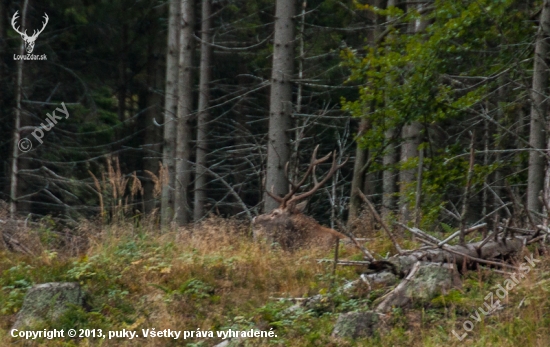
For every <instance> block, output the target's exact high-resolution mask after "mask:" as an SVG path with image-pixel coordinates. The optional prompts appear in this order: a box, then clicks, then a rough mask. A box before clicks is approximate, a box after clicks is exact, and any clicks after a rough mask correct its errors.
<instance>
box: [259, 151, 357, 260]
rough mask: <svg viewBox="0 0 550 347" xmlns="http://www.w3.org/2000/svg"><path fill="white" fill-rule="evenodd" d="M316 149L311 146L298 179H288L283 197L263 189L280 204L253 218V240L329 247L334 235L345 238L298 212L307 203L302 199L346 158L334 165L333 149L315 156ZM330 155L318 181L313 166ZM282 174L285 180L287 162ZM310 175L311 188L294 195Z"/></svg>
mask: <svg viewBox="0 0 550 347" xmlns="http://www.w3.org/2000/svg"><path fill="white" fill-rule="evenodd" d="M318 149H319V146H317V147H315V150H314V151H313V155H312V156H311V162H310V164H309V167H308V169H307V171H306V173H305V175H304V177H303V178H302V179H301V180H300V182H298V183H296V184H295V183H293V182H290V181H289V183H290V186H291V189H290V191H289V192H288V193H287V194H286V195H285V196H283V197H280V196H277V195H275V194H274V193H273V189H272V191H271V192H269V191H266V192H267V194H268V195H269V196H270V197H271V198H273V199H274V200H276V201H277V202H279V204H280V205H279V207H278V208H276V209H274V210H273V211H271V212H270V213H265V214H262V215H260V216H258V217H256V218H254V220H253V221H252V225H253V233H254V239H255V240H259V239H265V240H266V241H268V242H270V243H274V242H276V243H278V244H279V245H280V246H281V247H282V248H283V249H287V250H289V249H295V248H299V247H303V246H310V245H320V246H327V247H329V246H330V245H334V242H335V239H336V238H338V239H342V238H345V236H344V235H343V234H341V233H339V232H337V231H336V230H333V229H331V228H327V227H324V226H322V225H320V224H319V223H317V221H316V220H315V219H313V218H311V217H308V216H306V215H304V214H303V213H302V212H303V210H304V208H305V207H306V204H307V201H305V200H304V199H306V198H308V197H310V196H312V195H313V194H314V193H315V192H316V191H317V190H319V188H321V187H322V186H323V185H324V184H325V183H326V182H327V181H328V180H329V179H330V178H331V177H332V176H333V175H334V173H335V172H336V171H337V170H338V169H340V168H341V167H342V166H344V164H345V163H346V162H347V159H346V160H345V161H344V162H343V163H342V164H340V165H337V164H336V153H335V152H331V153H329V154H327V155H326V156H325V157H323V158H321V159H317V150H318ZM331 155H332V166H331V168H330V170H329V171H328V173H327V174H326V175H325V177H324V178H323V179H322V180H321V181H320V182H319V181H318V180H317V178H316V177H315V169H316V168H317V165H319V164H321V163H324V162H326V161H327V160H328V159H329V158H330V157H331ZM285 173H286V174H287V179H288V163H287V165H286V167H285ZM311 175H313V183H314V185H313V188H311V189H310V190H309V191H307V192H304V193H301V194H296V193H297V192H298V190H299V189H300V187H301V186H302V185H303V184H304V183H305V181H306V179H307V178H308V177H309V176H311ZM300 201H301V202H300Z"/></svg>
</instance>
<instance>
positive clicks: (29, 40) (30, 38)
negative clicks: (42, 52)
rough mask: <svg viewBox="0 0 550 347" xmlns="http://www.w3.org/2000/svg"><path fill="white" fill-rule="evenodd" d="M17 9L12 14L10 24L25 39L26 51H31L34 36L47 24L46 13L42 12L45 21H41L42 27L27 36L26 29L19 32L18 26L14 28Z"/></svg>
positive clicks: (34, 39)
mask: <svg viewBox="0 0 550 347" xmlns="http://www.w3.org/2000/svg"><path fill="white" fill-rule="evenodd" d="M18 12H19V11H16V12H15V14H14V15H13V18H12V19H11V26H12V27H13V30H15V31H16V32H17V33H18V34H19V35H21V38H22V39H23V41H25V49H26V50H27V53H32V50H33V49H34V41H36V38H37V37H38V35H40V33H42V32H43V31H44V29H45V28H46V25H47V24H48V20H49V18H48V15H47V14H46V13H44V20H45V22H42V29H40V30H38V31H37V30H34V31H33V33H32V36H28V35H27V29H25V31H24V32H21V31H19V26H18V27H17V28H16V27H15V26H16V21H17V18H18V16H17V13H18Z"/></svg>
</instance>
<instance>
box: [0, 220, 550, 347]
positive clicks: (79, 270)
mask: <svg viewBox="0 0 550 347" xmlns="http://www.w3.org/2000/svg"><path fill="white" fill-rule="evenodd" d="M100 224H101V223H96V224H94V223H90V224H89V225H83V227H82V228H81V229H82V230H80V231H79V232H80V233H82V234H83V235H84V234H86V235H88V237H87V238H86V239H85V242H84V241H82V240H80V241H78V240H79V239H74V238H73V239H72V241H71V242H73V243H78V242H81V243H83V244H77V245H75V244H73V245H70V244H68V242H67V241H66V240H65V241H63V233H59V232H56V231H54V230H55V227H54V225H53V223H44V224H43V225H42V226H41V227H37V228H35V229H34V228H33V229H32V230H31V233H32V234H33V237H34V239H33V238H32V237H30V238H29V240H31V239H33V240H34V248H33V249H34V250H35V252H38V253H36V254H38V255H35V256H30V255H24V254H20V253H14V252H10V251H8V250H1V251H0V274H1V276H0V310H1V311H0V345H1V346H8V345H10V346H11V345H13V344H16V345H21V346H34V345H36V346H205V347H206V346H208V347H210V346H214V345H216V344H217V343H219V342H221V341H222V340H223V338H219V337H217V334H218V332H228V331H229V329H231V330H232V331H250V329H259V330H261V331H265V332H269V331H272V332H273V333H272V334H273V335H276V336H273V337H264V338H257V337H254V338H247V339H244V340H242V344H241V345H243V346H293V347H294V346H295V347H300V346H446V347H450V346H495V347H496V346H498V347H504V346H510V347H512V346H526V347H527V346H544V347H547V346H550V295H549V293H548V292H549V291H550V261H549V260H550V258H544V257H542V258H541V260H542V261H541V262H540V263H537V264H536V266H535V267H534V268H532V270H531V271H530V272H529V273H528V274H526V276H525V278H522V279H521V280H519V283H518V284H517V286H515V287H514V288H513V289H511V290H510V291H509V294H508V296H507V297H505V298H504V299H502V300H500V302H501V304H502V307H500V308H499V309H498V310H496V311H495V312H493V313H490V314H488V315H487V316H485V315H483V314H479V312H480V309H479V308H482V309H485V307H486V306H488V305H491V303H490V301H489V299H488V297H489V296H491V298H493V299H494V300H495V301H496V300H497V299H498V297H497V294H498V292H496V290H497V285H498V284H502V283H504V281H505V279H506V278H507V277H508V276H506V275H503V274H498V273H495V272H493V271H491V270H490V269H479V270H477V271H470V272H467V273H466V274H465V275H464V276H463V278H462V279H463V287H462V288H461V289H456V290H452V291H450V292H448V293H446V294H444V295H440V296H438V297H436V298H434V299H433V300H431V302H429V303H428V304H424V305H415V306H414V307H411V308H409V309H407V310H404V309H395V310H393V311H392V312H391V313H390V314H388V317H387V318H388V319H387V321H388V322H389V323H390V324H388V325H387V326H385V327H383V328H381V329H379V331H377V332H376V334H375V336H373V337H371V338H362V339H358V340H355V341H352V340H337V339H335V338H333V337H331V332H332V329H333V327H334V324H335V322H336V320H337V318H338V315H339V314H340V313H342V312H349V311H356V310H367V309H369V306H370V305H372V302H373V300H375V299H376V298H378V297H380V296H381V295H383V294H384V293H385V291H386V289H376V290H373V291H371V292H368V291H366V290H365V292H364V293H362V294H361V293H350V294H346V295H342V294H337V292H336V291H335V288H337V287H339V286H342V285H343V284H345V283H346V282H348V281H351V280H355V279H357V277H358V272H357V269H356V268H353V267H343V266H339V267H338V268H337V269H336V274H335V276H333V275H332V264H331V263H330V262H318V261H317V259H319V258H331V257H332V255H333V252H330V251H326V250H325V251H323V250H300V251H297V252H294V253H288V252H284V251H281V250H277V249H272V248H269V247H267V246H265V245H258V244H255V243H253V242H252V240H251V237H250V236H249V234H250V230H249V226H248V225H243V224H242V223H240V222H237V221H234V220H226V219H220V218H212V219H209V220H207V221H205V222H204V223H202V224H201V225H199V226H196V227H195V228H194V229H193V230H183V231H181V230H180V231H179V232H169V233H164V234H160V233H159V232H158V231H151V230H153V229H152V228H148V227H144V226H140V227H136V226H134V225H133V224H132V223H119V224H118V225H117V226H104V227H101V226H98V225H100ZM89 235H91V236H89ZM370 237H371V238H372V240H371V241H370V242H368V247H369V249H370V250H371V251H372V252H374V253H375V254H381V255H385V254H386V253H388V252H389V251H390V250H391V244H390V243H389V242H387V241H384V240H385V237H384V235H383V234H377V233H373V235H371V236H370ZM75 240H76V241H75ZM405 244H406V243H405ZM409 246H411V245H409ZM79 247H81V248H82V249H85V251H84V252H82V253H81V254H77V253H78V252H77V253H75V251H74V249H75V248H79ZM69 249H70V250H71V251H69ZM37 250H38V251H37ZM531 252H534V253H535V254H536V253H537V250H536V249H526V250H525V254H524V255H529V254H530V253H531ZM70 253H73V254H72V255H71V254H70ZM340 257H341V259H344V258H345V259H351V260H360V259H361V256H360V254H359V253H358V252H357V251H356V250H355V249H353V248H351V247H348V246H341V250H340ZM535 257H538V256H535ZM58 281H71V282H79V283H80V284H81V285H82V287H83V289H84V291H85V292H86V293H87V299H86V305H85V308H78V307H72V308H71V309H70V310H69V311H68V312H67V313H66V314H65V315H64V316H63V317H62V318H61V319H60V320H58V321H56V322H49V323H47V324H45V325H44V326H39V327H36V330H40V329H42V330H43V329H64V331H68V329H76V330H77V331H80V329H83V331H84V332H85V331H86V329H88V332H92V330H93V331H94V332H95V333H98V329H101V331H102V333H103V334H107V332H109V331H124V329H125V330H126V331H135V332H136V333H137V334H138V335H139V336H140V337H139V338H135V339H132V340H130V339H129V338H128V337H126V338H113V339H109V338H108V337H107V338H105V339H103V338H92V337H90V338H85V337H84V338H68V337H66V338H54V339H51V340H48V339H41V340H40V339H39V340H32V341H31V340H26V341H25V340H23V339H21V338H12V337H10V331H9V329H10V327H11V325H12V324H13V322H14V320H15V314H16V312H17V311H18V310H19V309H20V308H21V305H22V302H23V297H24V295H25V293H26V291H27V289H28V288H30V287H31V286H32V285H34V284H38V283H45V282H58ZM490 293H496V294H495V295H494V296H493V295H491V294H490ZM315 294H326V305H324V306H323V308H319V309H315V310H312V309H309V310H308V309H303V308H300V309H296V310H287V309H288V308H289V307H291V306H292V305H294V302H292V301H291V300H283V299H281V298H305V297H308V296H312V295H315ZM485 303H487V304H485ZM485 311H486V309H485ZM476 312H478V313H476ZM478 317H480V320H479V322H478V321H477V320H476V319H479V318H478ZM467 321H469V322H471V323H467ZM470 324H471V325H470ZM465 327H466V328H467V329H469V330H470V331H469V332H468V334H467V335H466V336H465V337H463V340H462V341H461V340H460V339H459V338H458V337H457V336H455V334H453V333H452V331H453V329H454V330H455V333H456V335H458V336H463V334H464V333H465V332H466V331H465ZM470 328H471V329H470ZM94 329H95V330H94ZM147 329H149V331H152V330H153V329H154V330H155V331H157V332H158V331H161V330H165V329H171V331H181V335H180V336H179V338H178V339H174V336H172V337H156V338H152V337H148V338H145V337H143V334H144V330H147ZM185 331H187V332H188V334H190V332H191V331H193V337H187V338H186V339H184V332H185ZM197 331H202V333H201V334H200V335H201V337H199V338H197V337H196V334H197V333H196V332H197ZM210 332H211V333H210ZM210 334H211V335H213V337H208V335H210ZM205 335H207V336H206V337H204V336H205Z"/></svg>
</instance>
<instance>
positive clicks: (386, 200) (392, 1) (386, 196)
mask: <svg viewBox="0 0 550 347" xmlns="http://www.w3.org/2000/svg"><path fill="white" fill-rule="evenodd" d="M397 2H398V1H397V0H388V7H391V6H396V5H397ZM392 19H393V18H392V17H391V16H388V21H391V20H392ZM395 131H396V130H395V129H388V130H386V132H385V133H384V137H385V143H386V151H385V153H384V157H383V158H382V164H383V165H384V167H385V169H384V172H383V173H382V210H381V212H382V218H383V219H386V218H387V217H388V215H389V214H390V213H391V212H392V211H394V209H395V196H394V194H395V192H396V191H397V176H396V174H395V169H394V165H395V163H396V161H397V153H396V148H395V142H394V141H395V139H394V137H395Z"/></svg>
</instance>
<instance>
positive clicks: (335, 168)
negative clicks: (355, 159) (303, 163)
mask: <svg viewBox="0 0 550 347" xmlns="http://www.w3.org/2000/svg"><path fill="white" fill-rule="evenodd" d="M330 155H332V166H331V167H330V170H329V172H328V173H327V174H326V176H325V177H324V178H323V179H322V180H321V182H318V181H317V178H316V177H315V175H313V183H314V186H313V188H311V189H310V190H309V191H307V192H305V193H302V194H299V195H295V196H293V197H292V198H291V199H290V201H298V200H302V199H305V198H307V197H309V196H311V195H313V194H314V193H315V192H316V191H317V190H318V189H319V188H321V187H322V186H323V185H324V184H325V183H326V182H327V181H328V180H329V179H330V178H331V177H332V176H333V175H334V173H335V172H336V171H338V170H339V169H340V168H341V167H342V166H344V165H345V164H346V163H347V162H348V159H349V157H347V158H346V160H344V162H343V163H342V164H340V165H336V151H334V152H330V153H329V154H328V155H327V156H326V157H324V158H321V159H324V160H323V161H320V163H322V162H324V161H326V159H328V158H329V156H330ZM315 166H316V165H315ZM290 201H289V202H290Z"/></svg>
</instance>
